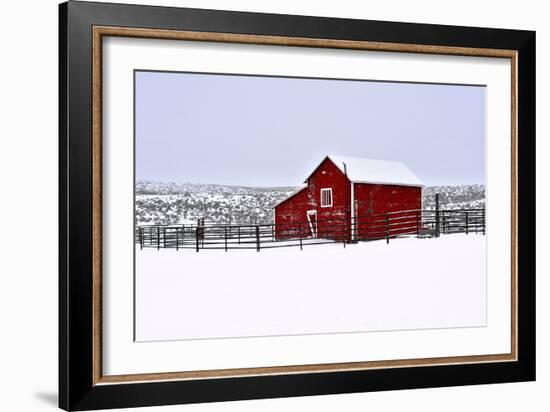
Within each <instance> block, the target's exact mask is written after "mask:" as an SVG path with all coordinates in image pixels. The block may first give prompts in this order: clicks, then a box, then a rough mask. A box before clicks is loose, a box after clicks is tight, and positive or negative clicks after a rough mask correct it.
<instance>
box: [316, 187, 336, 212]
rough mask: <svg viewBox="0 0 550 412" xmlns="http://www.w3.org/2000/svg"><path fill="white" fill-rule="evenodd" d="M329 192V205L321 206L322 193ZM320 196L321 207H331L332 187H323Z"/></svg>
mask: <svg viewBox="0 0 550 412" xmlns="http://www.w3.org/2000/svg"><path fill="white" fill-rule="evenodd" d="M326 191H328V192H330V204H329V205H323V192H326ZM319 195H320V196H321V199H320V200H321V207H332V205H333V203H334V201H333V197H332V187H324V188H321V192H320V194H319Z"/></svg>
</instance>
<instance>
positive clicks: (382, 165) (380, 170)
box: [327, 155, 423, 186]
mask: <svg viewBox="0 0 550 412" xmlns="http://www.w3.org/2000/svg"><path fill="white" fill-rule="evenodd" d="M327 157H328V158H329V159H330V160H331V161H332V162H333V163H334V164H335V165H336V166H337V167H338V168H339V169H340V170H341V171H342V173H345V174H346V175H347V176H348V179H349V180H350V181H352V182H354V183H376V184H387V185H400V186H423V183H422V181H421V180H420V179H419V178H418V177H417V176H416V175H415V174H414V173H413V172H412V171H411V170H410V169H409V168H408V167H407V166H405V165H404V164H403V163H401V162H396V161H389V160H374V159H366V158H362V157H347V156H334V155H328V156H327ZM344 165H345V166H344Z"/></svg>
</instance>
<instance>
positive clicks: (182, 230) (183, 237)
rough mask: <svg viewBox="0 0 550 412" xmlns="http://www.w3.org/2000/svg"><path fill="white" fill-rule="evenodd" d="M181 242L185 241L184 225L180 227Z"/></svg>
mask: <svg viewBox="0 0 550 412" xmlns="http://www.w3.org/2000/svg"><path fill="white" fill-rule="evenodd" d="M181 240H183V241H184V240H185V225H181Z"/></svg>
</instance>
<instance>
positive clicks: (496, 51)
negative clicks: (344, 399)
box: [59, 1, 535, 410]
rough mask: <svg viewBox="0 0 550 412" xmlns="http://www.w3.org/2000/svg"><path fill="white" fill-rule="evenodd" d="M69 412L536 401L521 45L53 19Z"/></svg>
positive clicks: (89, 15)
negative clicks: (481, 393) (504, 391)
mask: <svg viewBox="0 0 550 412" xmlns="http://www.w3.org/2000/svg"><path fill="white" fill-rule="evenodd" d="M59 39H60V82H59V84H60V111H59V113H60V115H59V116H60V259H59V262H60V276H59V291H60V293H59V296H60V310H59V314H60V317H59V322H60V348H59V350H60V356H59V358H60V368H59V370H60V381H59V391H60V397H59V403H60V407H61V408H63V409H66V410H89V409H101V408H114V407H132V406H148V405H163V404H177V403H192V402H215V401H224V400H237V399H255V398H269V397H289V396H304V395H316V394H330V393H349V392H361V391H379V390H393V389H405V388H426V387H438V386H452V385H471V384H482V383H498V382H517V381H527V380H534V379H535V259H534V256H535V213H534V211H535V33H534V32H530V31H516V30H505V29H487V28H470V27H468V28H467V27H454V26H439V25H425V24H409V23H393V22H379V21H364V20H351V19H335V18H318V17H305V16H290V15H271V14H257V13H243V12H228V11H214V10H199V9H181V8H167V7H150V6H135V5H120V4H107V3H86V2H74V1H71V2H68V3H64V4H61V5H60V37H59Z"/></svg>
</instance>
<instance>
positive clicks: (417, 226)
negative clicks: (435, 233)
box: [416, 210, 420, 237]
mask: <svg viewBox="0 0 550 412" xmlns="http://www.w3.org/2000/svg"><path fill="white" fill-rule="evenodd" d="M418 235H420V210H417V211H416V236H417V237H418Z"/></svg>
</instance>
